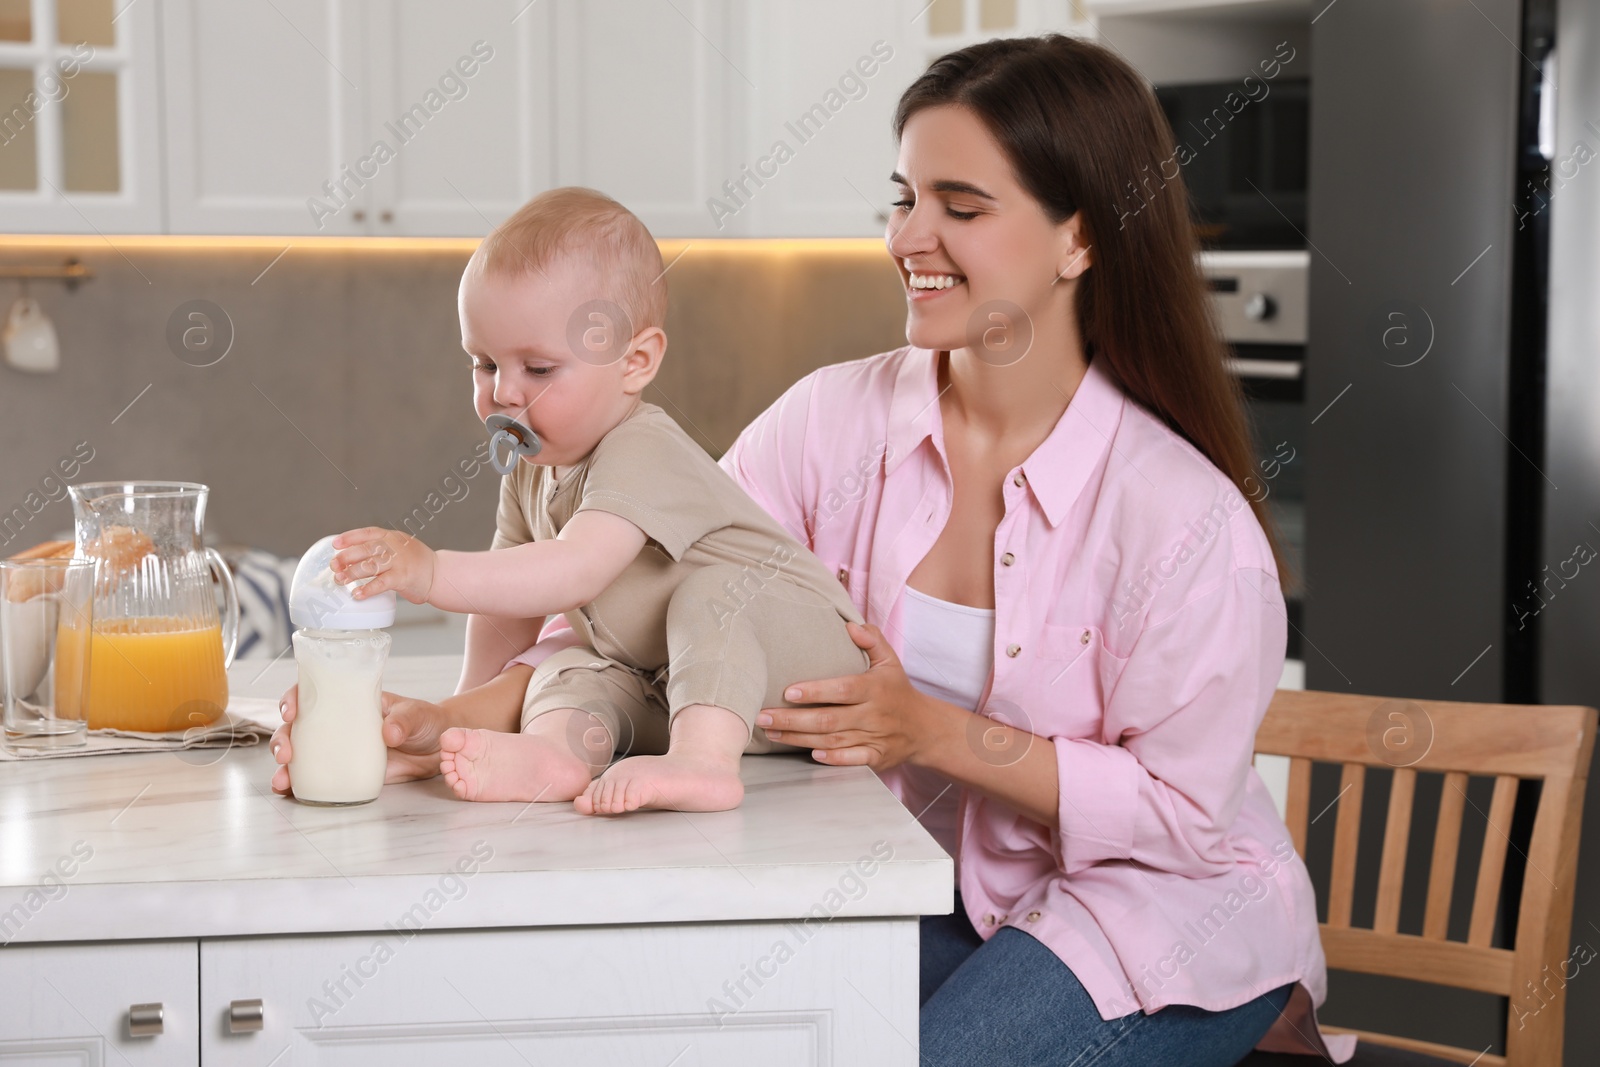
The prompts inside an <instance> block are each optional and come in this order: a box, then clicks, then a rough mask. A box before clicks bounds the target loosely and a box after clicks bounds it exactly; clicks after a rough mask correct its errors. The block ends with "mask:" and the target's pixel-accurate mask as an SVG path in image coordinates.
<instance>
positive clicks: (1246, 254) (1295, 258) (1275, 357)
mask: <svg viewBox="0 0 1600 1067" xmlns="http://www.w3.org/2000/svg"><path fill="white" fill-rule="evenodd" d="M1200 262H1201V267H1202V270H1203V271H1204V273H1205V276H1206V281H1207V284H1208V286H1209V288H1210V291H1211V299H1212V303H1213V306H1214V307H1215V309H1216V314H1217V322H1218V325H1219V327H1220V329H1221V331H1222V336H1223V339H1224V340H1226V341H1227V342H1228V347H1229V359H1228V366H1229V369H1230V370H1232V372H1233V373H1234V374H1235V375H1236V376H1237V377H1238V379H1239V382H1240V384H1241V385H1242V386H1243V387H1244V392H1245V397H1246V400H1247V401H1248V408H1249V415H1250V423H1251V433H1252V436H1253V439H1254V443H1255V451H1256V470H1255V473H1254V475H1253V480H1252V481H1251V482H1250V483H1249V484H1248V489H1249V492H1250V494H1251V495H1252V496H1254V497H1256V498H1257V499H1264V500H1265V501H1266V505H1267V507H1268V508H1269V509H1270V512H1271V515H1272V517H1273V519H1274V520H1275V522H1276V523H1277V526H1278V530H1279V532H1280V533H1281V534H1282V535H1283V540H1284V544H1285V548H1286V555H1287V556H1288V559H1289V562H1290V565H1291V566H1292V567H1293V568H1294V570H1295V573H1296V574H1297V575H1304V573H1305V537H1306V497H1305V468H1306V433H1307V431H1308V429H1309V428H1310V425H1311V423H1312V422H1313V421H1314V420H1315V415H1314V414H1308V413H1307V412H1306V406H1305V397H1306V389H1305V361H1306V322H1307V316H1306V301H1307V289H1308V279H1309V270H1310V257H1309V255H1308V254H1307V253H1306V252H1305V251H1304V250H1283V251H1209V252H1202V253H1201V254H1200ZM1286 598H1287V600H1288V610H1289V622H1290V624H1291V625H1290V628H1289V658H1291V659H1301V658H1303V657H1302V655H1301V648H1300V646H1301V639H1300V633H1299V631H1300V629H1301V628H1302V626H1301V619H1302V618H1303V604H1304V600H1303V597H1302V591H1301V587H1300V584H1299V583H1296V584H1294V585H1293V586H1291V587H1290V589H1289V590H1288V592H1287V594H1286Z"/></svg>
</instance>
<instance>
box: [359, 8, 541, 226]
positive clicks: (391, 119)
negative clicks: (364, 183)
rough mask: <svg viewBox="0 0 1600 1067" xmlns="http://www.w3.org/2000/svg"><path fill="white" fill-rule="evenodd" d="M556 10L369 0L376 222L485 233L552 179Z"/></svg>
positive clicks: (368, 132)
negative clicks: (384, 152)
mask: <svg viewBox="0 0 1600 1067" xmlns="http://www.w3.org/2000/svg"><path fill="white" fill-rule="evenodd" d="M553 23H554V18H553V15H552V13H551V5H550V4H549V3H534V4H530V3H529V2H528V0H471V2H460V0H458V2H453V3H450V4H440V3H438V2H437V0H382V2H378V3H373V4H371V5H370V6H369V7H368V22H367V36H366V47H367V57H368V58H367V69H368V71H369V73H370V76H371V82H372V86H373V92H372V93H371V94H370V99H369V100H368V107H367V111H366V116H365V128H364V134H363V136H362V137H361V138H360V139H359V140H360V143H361V144H363V145H376V144H378V143H380V142H381V143H382V144H383V145H384V146H385V147H386V148H388V149H391V150H392V153H393V155H392V158H391V159H390V160H389V161H388V162H386V163H384V164H383V165H382V166H381V167H380V168H378V170H379V173H378V177H377V180H376V182H375V183H374V186H373V205H372V207H373V210H372V212H371V213H370V215H369V220H370V223H371V231H370V232H372V233H375V234H379V235H406V236H481V235H483V234H485V233H487V232H488V231H489V230H490V229H491V228H492V227H493V226H495V225H497V224H498V223H500V222H501V221H503V220H504V219H505V218H506V217H507V216H508V215H510V214H511V213H512V212H514V211H515V210H516V209H517V208H519V207H521V206H522V204H523V203H524V202H525V201H527V200H528V199H529V198H530V197H532V196H533V195H534V194H535V193H538V192H540V191H541V190H544V189H548V188H550V187H551V186H553V185H554V184H555V160H554V157H553V153H552V141H553V118H554V95H553V93H554V90H553V79H554V69H553V66H554V56H555V37H554V27H553Z"/></svg>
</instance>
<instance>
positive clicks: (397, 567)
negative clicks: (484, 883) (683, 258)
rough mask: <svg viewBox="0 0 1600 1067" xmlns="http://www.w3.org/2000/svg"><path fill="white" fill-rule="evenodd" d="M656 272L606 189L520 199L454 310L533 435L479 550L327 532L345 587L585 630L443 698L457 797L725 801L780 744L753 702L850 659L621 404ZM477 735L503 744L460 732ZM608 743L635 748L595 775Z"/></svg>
mask: <svg viewBox="0 0 1600 1067" xmlns="http://www.w3.org/2000/svg"><path fill="white" fill-rule="evenodd" d="M663 273H664V268H663V266H662V259H661V254H660V251H659V250H658V249H657V247H656V243H655V240H654V238H652V237H651V235H650V232H649V231H648V230H647V229H646V228H645V226H644V224H643V223H641V222H640V221H639V220H638V218H636V217H635V216H634V215H633V214H632V212H630V211H628V210H627V209H626V208H624V207H623V206H622V205H621V204H618V203H617V202H616V201H614V200H612V199H610V198H609V197H606V196H603V195H601V194H600V193H597V192H594V191H592V190H587V189H576V188H567V189H556V190H552V191H550V192H547V193H544V194H542V195H540V196H538V197H536V198H535V199H534V200H532V201H531V202H529V203H528V204H527V205H525V206H524V207H523V208H522V209H521V210H519V211H518V212H517V213H516V214H515V215H513V216H512V217H511V218H510V219H509V220H508V221H507V222H506V223H505V224H504V225H503V226H501V227H499V228H498V229H496V230H495V231H494V232H493V233H491V234H490V235H489V236H488V237H487V238H486V239H485V240H484V241H483V243H482V244H481V245H480V246H479V247H478V249H477V250H476V251H475V252H474V253H473V256H472V258H471V260H470V261H469V262H468V264H467V268H466V270H465V272H464V273H463V275H462V279H461V288H460V297H459V310H460V316H461V335H462V346H463V347H464V348H465V349H466V351H467V353H468V354H469V355H470V356H471V357H472V378H473V407H474V410H475V411H476V413H477V415H478V418H479V419H480V420H483V419H487V418H488V417H489V416H490V415H494V414H505V415H510V416H512V417H514V418H516V419H517V420H519V421H520V422H522V423H523V424H524V425H526V426H528V427H529V428H531V429H532V430H533V431H534V432H535V433H536V434H537V435H538V437H539V439H540V441H541V442H542V448H541V449H540V450H539V451H538V452H537V455H536V456H528V455H523V456H522V457H521V458H520V459H519V460H517V461H516V462H517V465H516V468H515V470H514V471H513V472H512V473H511V474H510V475H509V476H507V477H506V478H505V479H504V480H503V482H502V485H501V494H500V505H499V514H498V516H497V520H496V531H495V537H494V541H493V547H492V548H491V550H490V551H487V552H455V551H444V550H441V551H435V550H433V549H430V548H429V547H428V546H426V545H424V544H423V543H422V542H420V541H418V540H417V539H416V538H414V537H411V536H410V535H409V534H405V533H400V532H397V531H393V530H384V529H378V528H365V529H360V530H352V531H349V532H346V533H343V534H340V535H339V537H338V538H337V539H336V540H335V542H334V545H335V547H337V548H339V549H340V551H339V552H338V554H337V555H336V556H335V557H334V562H333V569H334V573H335V577H336V580H337V581H339V582H341V583H345V584H347V583H350V582H353V581H358V580H361V579H364V578H368V577H371V580H370V581H369V582H367V583H366V584H365V585H363V586H360V587H358V588H356V589H355V590H353V595H354V596H356V597H357V598H360V597H366V596H371V595H373V594H376V593H378V592H382V591H384V590H389V589H393V590H396V591H397V592H398V593H399V594H400V595H401V596H404V597H405V598H406V599H407V600H409V601H411V602H412V603H423V602H426V603H429V604H432V605H434V606H436V607H439V608H442V609H444V610H447V611H454V612H465V613H472V614H474V615H479V616H485V617H487V619H486V621H488V622H490V623H493V621H494V617H497V616H498V617H502V618H515V619H530V620H537V621H536V623H535V625H534V626H533V627H532V630H533V632H537V629H538V623H542V621H543V617H544V616H548V615H551V614H554V613H563V614H565V616H566V618H567V620H568V622H569V623H570V624H571V626H572V628H573V630H574V632H575V633H576V634H577V635H579V636H580V637H581V638H582V639H583V641H582V644H580V645H578V646H576V647H570V648H565V649H562V650H560V651H558V652H556V653H554V654H553V655H551V656H549V657H548V658H546V659H544V660H543V661H542V662H540V663H539V664H538V666H537V667H536V668H533V669H532V670H531V672H530V671H529V668H528V666H527V665H526V664H523V663H519V662H518V660H521V659H522V657H518V660H514V661H512V663H511V664H508V665H507V670H506V672H505V673H504V674H502V675H501V678H500V679H498V680H496V682H491V683H489V684H486V685H483V686H480V687H478V688H477V689H474V690H469V691H468V692H466V693H462V694H460V695H459V696H457V697H455V698H451V699H452V700H455V701H457V702H458V704H457V705H456V707H457V710H458V712H459V714H458V715H457V718H456V721H457V723H458V724H457V725H452V726H450V728H448V729H444V730H443V732H442V733H440V734H439V735H438V745H439V751H440V754H439V767H440V769H441V770H442V771H443V773H444V776H445V779H446V780H447V781H448V782H449V784H450V786H451V788H452V789H453V790H454V791H455V793H456V795H457V796H460V797H462V798H464V799H467V800H486V801H503V800H521V801H533V800H545V801H552V800H572V801H573V802H574V806H575V807H576V808H577V810H578V811H580V812H583V813H585V814H616V813H621V812H625V811H633V810H635V809H638V808H673V809H677V810H682V811H720V810H724V809H727V808H733V807H737V806H738V804H739V803H740V801H741V800H742V799H743V797H744V786H743V784H742V783H741V781H740V779H739V759H740V756H741V754H742V753H744V752H767V751H772V750H774V749H791V746H788V745H783V744H781V743H780V742H777V741H772V740H769V739H768V738H767V737H766V736H765V732H764V731H763V730H761V729H760V728H758V727H756V726H755V717H756V713H757V712H758V711H759V710H760V709H762V708H764V707H794V706H796V705H794V704H793V703H791V702H789V701H787V700H786V699H784V696H783V692H784V688H785V686H787V685H789V684H791V683H794V682H800V681H809V680H812V679H818V678H832V677H838V676H842V675H849V674H857V673H860V672H861V671H863V670H866V669H867V667H868V665H869V661H868V657H867V655H866V653H865V652H863V651H862V650H861V649H860V648H858V647H857V646H856V644H855V642H854V641H853V640H852V638H851V636H850V633H849V631H848V630H847V629H846V626H845V623H846V621H852V622H861V621H862V619H861V614H860V613H859V612H858V611H857V610H856V608H855V606H854V605H853V604H852V603H851V601H850V598H849V595H848V594H847V592H846V591H845V589H844V588H843V587H842V586H841V585H840V583H839V582H838V581H837V580H836V579H835V578H834V576H833V575H832V574H831V573H830V572H829V571H828V570H827V568H826V567H824V566H823V564H822V563H821V562H820V561H819V560H818V559H817V558H816V557H815V556H813V555H812V554H811V553H810V552H809V551H808V550H807V549H806V548H805V547H804V546H802V545H801V544H800V543H799V542H797V541H796V540H795V539H794V538H793V537H792V536H790V535H789V534H788V533H787V532H786V531H785V530H784V529H783V527H781V526H780V525H778V523H777V522H776V521H774V520H773V519H772V518H771V517H770V516H769V515H767V513H766V512H765V511H764V510H763V509H762V508H761V506H760V505H759V504H757V503H756V502H755V501H754V500H752V499H751V498H750V497H749V496H747V495H746V494H745V493H744V491H743V490H742V489H740V488H739V486H738V485H737V484H736V483H735V482H734V481H733V479H732V478H730V477H729V476H728V475H727V473H726V472H724V471H723V470H722V468H721V467H719V466H718V465H717V464H716V462H715V461H713V460H712V459H711V457H710V456H709V455H707V454H706V452H705V451H704V450H703V449H702V448H701V447H700V446H699V445H698V444H696V443H695V442H694V441H693V440H692V439H691V438H690V437H689V436H688V435H687V434H686V433H684V432H683V430H682V429H681V428H680V427H679V426H678V424H677V423H676V422H675V421H674V420H673V419H672V417H671V416H669V415H668V414H667V413H666V412H665V411H663V410H662V409H661V408H660V407H658V406H656V405H654V404H651V403H648V402H646V401H645V400H644V399H643V398H642V396H641V393H642V391H643V390H644V388H645V386H646V385H648V384H649V383H650V381H651V380H652V379H653V378H654V377H655V376H656V372H657V370H658V369H659V368H660V366H661V359H662V356H663V354H664V353H665V351H666V347H667V337H666V333H665V332H664V330H663V329H662V324H663V321H664V319H665V317H666V287H665V283H664V281H663V279H662V275H663ZM373 576H375V577H373ZM474 621H475V622H476V621H477V620H474ZM514 672H515V673H514ZM508 676H509V677H508ZM524 677H525V678H526V679H527V684H526V687H525V689H521V691H520V692H519V691H518V690H519V689H520V680H521V679H522V678H524ZM462 701H465V702H468V703H467V704H466V705H463V704H461V703H459V702H462ZM449 703H450V701H446V702H445V704H449ZM442 706H443V705H441V707H442ZM430 707H431V706H430ZM519 707H520V718H519ZM463 709H464V710H463ZM285 718H286V719H289V720H290V721H291V725H292V712H291V713H287V714H286V716H285ZM484 722H503V723H504V724H505V725H506V726H507V727H511V726H513V725H514V724H517V723H518V722H520V732H518V733H511V732H502V731H499V730H491V729H481V728H479V729H471V728H463V725H461V724H469V723H484ZM441 725H443V724H442V723H441ZM291 743H292V742H291ZM392 743H393V741H391V744H392ZM791 750H792V749H791ZM617 751H626V752H630V753H633V754H632V755H630V756H629V758H626V759H623V760H621V761H619V762H617V763H616V764H614V765H611V766H610V767H609V769H606V768H607V765H608V764H609V763H610V760H611V758H612V756H613V754H614V753H615V752H617ZM280 762H287V760H286V759H285V758H284V757H283V756H282V755H281V754H280ZM602 770H603V771H604V773H603V774H600V772H601V771H602ZM281 773H283V772H280V774H281ZM596 774H600V776H599V777H598V778H596V777H595V775H596ZM291 784H292V783H291Z"/></svg>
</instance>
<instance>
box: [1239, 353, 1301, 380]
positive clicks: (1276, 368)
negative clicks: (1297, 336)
mask: <svg viewBox="0 0 1600 1067" xmlns="http://www.w3.org/2000/svg"><path fill="white" fill-rule="evenodd" d="M1305 368H1306V365H1305V363H1304V362H1302V361H1301V360H1297V359H1296V360H1288V359H1235V358H1232V357H1230V358H1229V359H1228V373H1229V374H1232V375H1233V376H1234V377H1235V378H1273V379H1277V380H1279V381H1286V382H1293V381H1299V380H1300V378H1301V377H1302V376H1303V375H1304V374H1305Z"/></svg>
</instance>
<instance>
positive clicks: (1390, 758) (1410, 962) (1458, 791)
mask: <svg viewBox="0 0 1600 1067" xmlns="http://www.w3.org/2000/svg"><path fill="white" fill-rule="evenodd" d="M1596 717H1597V714H1596V712H1595V710H1594V709H1593V708H1585V707H1554V706H1537V705H1510V704H1467V703H1460V702H1455V701H1432V700H1416V701H1414V700H1402V699H1393V698H1386V697H1376V696H1353V695H1348V694H1343V693H1322V692H1314V691H1304V690H1283V689H1280V690H1278V692H1277V694H1276V696H1275V697H1274V698H1273V701H1272V705H1271V707H1269V708H1268V709H1267V714H1266V717H1265V718H1264V719H1263V720H1262V723H1261V727H1260V729H1259V731H1258V732H1257V734H1256V752H1258V753H1262V754H1270V755H1276V756H1287V757H1288V758H1289V791H1288V797H1287V802H1286V807H1285V813H1284V822H1285V823H1286V824H1287V826H1288V829H1289V834H1290V836H1291V838H1292V839H1293V840H1294V844H1295V848H1296V849H1298V850H1299V852H1300V854H1301V855H1302V856H1304V855H1305V851H1306V842H1307V839H1308V836H1309V834H1310V831H1311V827H1312V825H1313V824H1314V823H1316V822H1317V821H1318V820H1320V819H1321V818H1322V817H1323V814H1324V813H1326V812H1327V811H1329V810H1330V809H1332V808H1337V810H1338V814H1337V815H1336V816H1335V822H1334V827H1333V856H1332V861H1331V865H1330V872H1329V882H1328V912H1327V914H1328V919H1327V922H1325V923H1323V924H1322V926H1321V933H1322V944H1323V951H1324V953H1325V955H1326V957H1327V961H1328V966H1329V967H1332V968H1335V969H1341V970H1352V971H1361V972H1366V973H1370V974H1383V975H1390V976H1393V977H1401V978H1407V979H1410V980H1413V981H1425V982H1433V983H1436V984H1439V985H1446V986H1454V987H1456V988H1460V989H1471V990H1477V991H1480V992H1485V993H1492V994H1496V995H1499V996H1504V997H1508V998H1510V1010H1511V1012H1513V1013H1514V1017H1512V1018H1509V1019H1508V1021H1507V1022H1508V1025H1507V1036H1506V1057H1505V1061H1504V1062H1505V1063H1506V1064H1508V1065H1510V1067H1559V1065H1560V1064H1561V1055H1562V1036H1563V1028H1564V1026H1565V1019H1566V994H1565V986H1564V984H1563V985H1562V987H1561V988H1560V989H1556V990H1553V991H1552V990H1549V989H1548V988H1545V989H1544V992H1542V993H1541V997H1540V1001H1539V1005H1538V1009H1539V1010H1538V1011H1537V1012H1529V1011H1527V1010H1526V1006H1525V1005H1524V1006H1523V1007H1522V1008H1521V1009H1519V1006H1518V1005H1519V1000H1518V997H1519V996H1520V995H1521V991H1522V990H1523V989H1524V987H1526V988H1529V989H1531V988H1534V987H1535V985H1536V984H1537V982H1538V979H1539V977H1540V975H1541V974H1542V972H1541V970H1540V968H1541V967H1542V966H1546V965H1547V964H1548V962H1549V961H1550V960H1551V959H1560V958H1561V955H1562V954H1563V953H1564V951H1565V946H1566V942H1567V938H1568V937H1569V935H1570V933H1571V925H1572V904H1573V892H1574V888H1575V885H1576V879H1577V861H1578V835H1579V831H1580V823H1581V821H1582V814H1583V794H1584V791H1585V789H1586V787H1587V784H1588V774H1589V762H1590V758H1591V756H1592V754H1593V748H1594V734H1595V724H1596ZM1317 763H1336V764H1339V765H1340V772H1339V795H1338V797H1337V798H1336V799H1335V800H1334V801H1333V802H1332V803H1330V804H1329V805H1328V806H1327V807H1325V808H1323V809H1321V811H1319V812H1318V813H1317V814H1316V815H1314V816H1313V815H1312V814H1311V810H1310V809H1311V785H1312V781H1311V779H1312V769H1313V767H1314V765H1315V764H1317ZM1368 767H1379V768H1383V769H1388V768H1393V769H1394V770H1393V777H1392V779H1391V785H1390V789H1389V802H1388V809H1387V812H1386V815H1385V819H1384V837H1383V847H1382V854H1381V859H1380V861H1379V868H1378V879H1377V899H1376V901H1375V907H1374V909H1373V922H1372V928H1371V929H1363V928H1360V927H1354V926H1352V925H1351V922H1352V918H1351V917H1352V914H1353V912H1354V910H1355V876H1356V857H1357V854H1358V851H1359V844H1360V834H1361V812H1362V807H1363V801H1364V792H1365V785H1366V768H1368ZM1419 772H1420V773H1422V774H1428V775H1440V776H1442V777H1443V783H1442V792H1441V794H1440V801H1439V814H1438V818H1437V821H1436V823H1435V828H1434V837H1433V848H1432V858H1431V861H1430V864H1429V870H1428V885H1427V901H1426V906H1425V908H1424V911H1423V917H1422V930H1421V932H1420V934H1418V933H1410V932H1404V933H1403V932H1401V931H1400V929H1399V925H1400V904H1401V898H1402V896H1403V891H1404V887H1405V874H1404V872H1405V862H1406V857H1407V852H1408V850H1409V848H1410V845H1411V833H1410V830H1411V817H1412V814H1413V811H1414V809H1415V802H1416V788H1417V778H1418V775H1419ZM1474 776H1479V777H1493V778H1494V791H1493V794H1492V796H1491V798H1490V801H1489V808H1488V811H1487V812H1484V811H1483V810H1482V808H1481V807H1480V805H1479V803H1477V802H1474V800H1473V799H1472V798H1471V797H1469V796H1468V784H1469V782H1470V779H1471V778H1472V777H1474ZM1521 779H1537V780H1540V781H1541V782H1542V783H1543V785H1542V788H1541V789H1540V793H1539V805H1538V810H1537V811H1536V813H1535V816H1534V821H1533V831H1532V834H1531V837H1530V839H1529V841H1528V843H1527V849H1526V852H1527V866H1528V873H1527V875H1526V876H1525V877H1524V879H1523V884H1522V893H1521V904H1520V908H1519V911H1518V915H1517V923H1516V939H1515V940H1516V943H1515V945H1512V946H1504V947H1496V946H1495V945H1494V943H1493V942H1494V936H1495V928H1496V920H1497V919H1498V917H1499V913H1500V893H1501V888H1502V886H1503V884H1504V876H1505V862H1506V855H1507V852H1508V848H1509V847H1510V836H1509V835H1510V832H1511V818H1512V815H1513V813H1514V811H1515V808H1516V801H1517V793H1518V786H1519V781H1520V780H1521ZM1469 808H1470V809H1471V812H1472V814H1471V815H1470V816H1469V815H1468V813H1467V812H1468V809H1469ZM1469 817H1470V818H1472V819H1473V820H1474V825H1476V820H1477V819H1479V818H1482V819H1483V820H1484V821H1485V823H1486V826H1485V828H1484V835H1483V847H1482V850H1481V852H1480V853H1479V855H1478V862H1477V879H1476V882H1475V885H1474V889H1473V897H1472V907H1471V917H1470V921H1469V923H1468V929H1467V936H1466V939H1465V941H1461V940H1452V939H1451V938H1450V936H1449V927H1450V910H1451V904H1452V902H1453V892H1454V884H1455V879H1456V868H1457V866H1458V865H1459V861H1460V859H1461V833H1462V828H1463V822H1464V820H1465V819H1466V818H1469ZM1362 1040H1363V1042H1367V1041H1373V1042H1378V1043H1388V1044H1399V1045H1401V1046H1404V1045H1405V1039H1401V1038H1393V1037H1385V1036H1384V1035H1379V1034H1365V1033H1364V1034H1363V1036H1362ZM1413 1044H1414V1043H1413ZM1437 1048H1439V1049H1441V1050H1442V1049H1444V1048H1445V1046H1437ZM1430 1050H1431V1049H1430ZM1481 1053H1482V1050H1481V1049H1454V1050H1452V1051H1451V1054H1452V1055H1455V1056H1457V1057H1459V1058H1460V1059H1461V1061H1462V1062H1464V1063H1467V1062H1472V1060H1473V1057H1475V1056H1478V1055H1480V1054H1481ZM1481 1062H1483V1063H1487V1062H1489V1061H1488V1060H1487V1059H1485V1060H1483V1061H1481Z"/></svg>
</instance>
